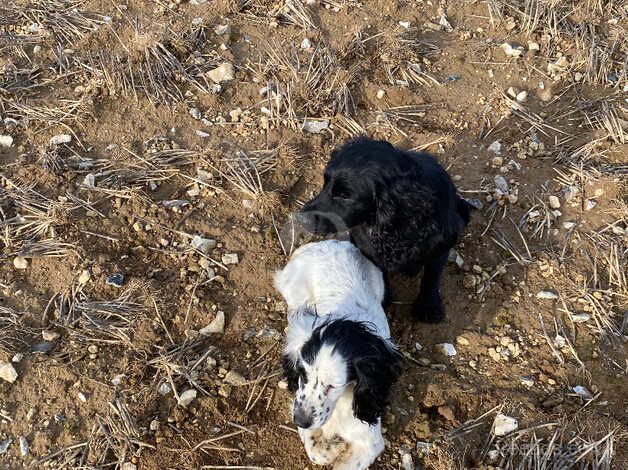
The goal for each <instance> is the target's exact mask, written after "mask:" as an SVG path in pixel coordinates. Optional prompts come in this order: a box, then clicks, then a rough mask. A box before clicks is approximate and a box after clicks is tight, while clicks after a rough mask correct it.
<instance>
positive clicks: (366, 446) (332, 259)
mask: <svg viewBox="0 0 628 470" xmlns="http://www.w3.org/2000/svg"><path fill="white" fill-rule="evenodd" d="M275 287H276V288H277V290H278V291H279V292H280V293H281V295H282V296H283V297H284V299H285V300H286V303H287V304H288V311H289V313H288V329H287V339H286V345H285V349H284V356H283V366H284V372H285V374H286V377H287V379H288V388H289V390H290V391H292V392H294V393H295V399H294V403H293V407H292V415H293V420H294V422H295V424H296V425H297V427H298V429H299V436H300V437H301V440H302V441H303V443H304V445H305V450H306V452H307V455H308V457H309V458H310V460H311V461H312V462H313V463H314V464H318V465H329V464H333V468H334V470H361V469H365V468H367V467H368V466H369V465H371V464H372V463H373V461H374V460H375V458H376V457H377V456H378V455H379V454H380V453H381V452H382V451H383V450H384V439H383V437H382V433H381V416H382V413H383V412H384V408H385V406H386V401H387V399H388V395H389V392H390V389H391V387H392V385H393V383H394V382H395V381H396V379H397V377H398V376H399V374H400V370H401V369H400V363H401V356H400V354H399V352H398V350H397V348H396V347H395V345H394V344H393V343H392V342H391V340H390V329H389V327H388V321H387V320H386V315H385V313H384V310H383V309H382V306H381V303H382V300H383V297H384V281H383V277H382V273H381V271H380V270H379V269H378V268H377V267H376V266H375V265H374V264H373V263H371V262H370V261H369V260H368V259H366V258H365V257H364V256H363V255H362V254H361V253H360V251H359V250H358V249H357V248H356V247H355V246H354V245H353V244H351V243H349V242H346V241H336V240H327V241H322V242H318V243H309V244H307V245H304V246H302V247H300V248H299V249H298V250H296V251H295V252H294V254H293V255H292V257H291V259H290V261H289V262H288V264H287V265H286V267H285V268H284V269H283V270H281V271H279V272H278V273H277V274H276V275H275Z"/></svg>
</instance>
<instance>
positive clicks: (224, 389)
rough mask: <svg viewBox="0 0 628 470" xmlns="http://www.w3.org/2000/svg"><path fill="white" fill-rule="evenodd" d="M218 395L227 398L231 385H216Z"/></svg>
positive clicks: (229, 394)
mask: <svg viewBox="0 0 628 470" xmlns="http://www.w3.org/2000/svg"><path fill="white" fill-rule="evenodd" d="M218 395H220V396H221V397H224V398H229V397H230V396H231V385H229V384H221V385H220V387H218Z"/></svg>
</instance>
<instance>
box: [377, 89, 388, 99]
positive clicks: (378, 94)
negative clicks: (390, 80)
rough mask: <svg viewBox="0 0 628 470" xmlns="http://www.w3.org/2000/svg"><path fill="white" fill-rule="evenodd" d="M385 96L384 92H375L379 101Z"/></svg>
mask: <svg viewBox="0 0 628 470" xmlns="http://www.w3.org/2000/svg"><path fill="white" fill-rule="evenodd" d="M385 94H386V92H385V91H384V90H377V94H376V95H375V96H376V97H377V99H378V100H381V99H382V98H384V95H385Z"/></svg>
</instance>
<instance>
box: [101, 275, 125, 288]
mask: <svg viewBox="0 0 628 470" xmlns="http://www.w3.org/2000/svg"><path fill="white" fill-rule="evenodd" d="M105 283H106V284H107V285H108V286H114V287H122V285H123V284H124V274H121V273H114V274H110V275H109V276H107V280H106V281H105Z"/></svg>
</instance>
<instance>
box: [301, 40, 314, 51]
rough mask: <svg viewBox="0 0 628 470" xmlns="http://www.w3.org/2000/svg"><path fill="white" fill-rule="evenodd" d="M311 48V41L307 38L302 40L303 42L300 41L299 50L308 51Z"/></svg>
mask: <svg viewBox="0 0 628 470" xmlns="http://www.w3.org/2000/svg"><path fill="white" fill-rule="evenodd" d="M311 47H312V41H310V40H309V39H308V38H305V39H303V41H301V49H303V50H308V49H310V48H311Z"/></svg>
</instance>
